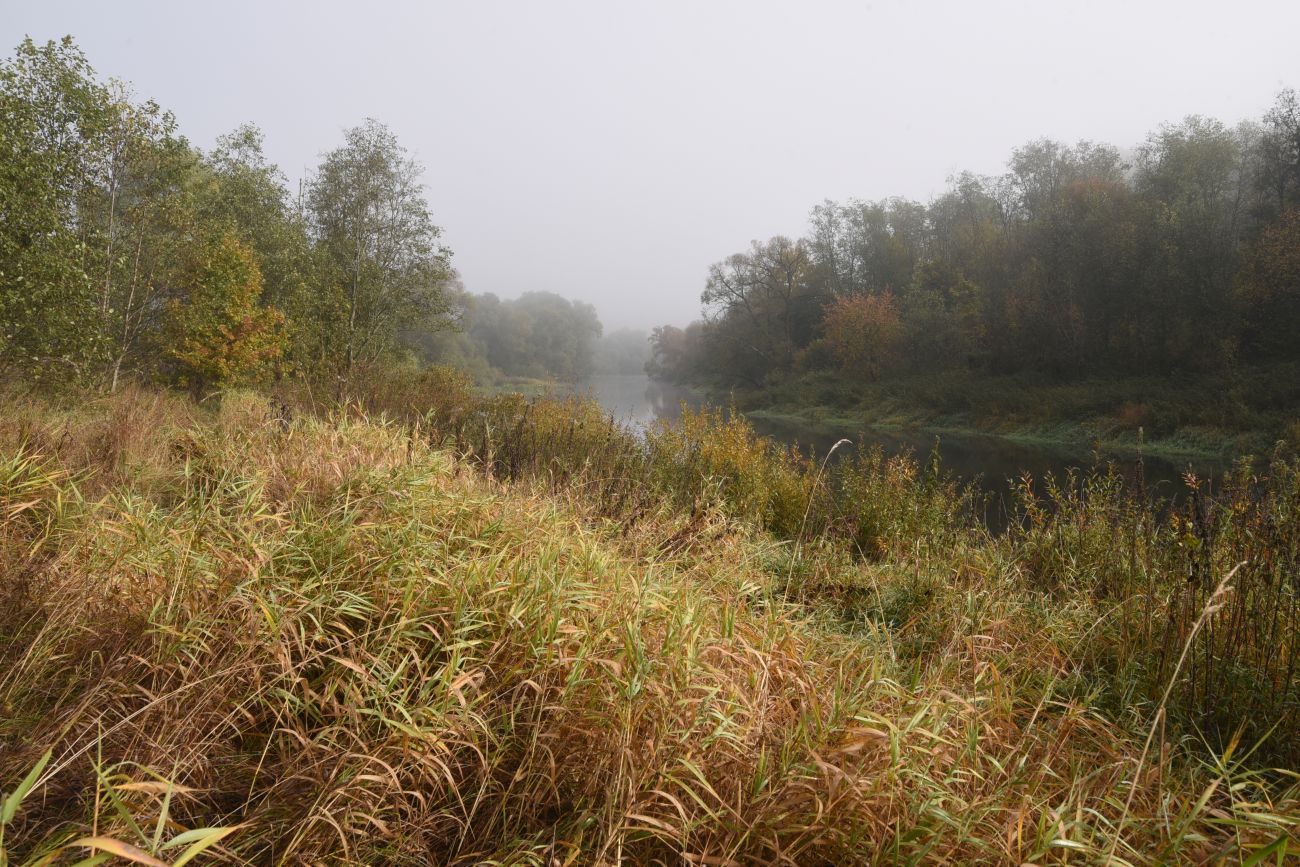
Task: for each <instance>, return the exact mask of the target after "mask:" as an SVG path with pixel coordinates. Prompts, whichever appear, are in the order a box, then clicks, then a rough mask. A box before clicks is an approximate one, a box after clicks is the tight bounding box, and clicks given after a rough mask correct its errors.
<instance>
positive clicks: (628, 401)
mask: <svg viewBox="0 0 1300 867" xmlns="http://www.w3.org/2000/svg"><path fill="white" fill-rule="evenodd" d="M573 391H574V392H576V393H579V394H585V395H588V396H590V397H592V398H594V399H595V400H597V401H598V402H599V403H600V404H601V406H603V407H604V408H605V410H606V411H607V412H609V413H611V414H612V415H613V416H615V417H616V418H617V419H618V420H619V421H622V422H624V423H625V424H630V425H633V426H635V427H644V426H647V425H649V424H652V423H653V422H655V421H657V420H660V419H666V420H669V421H672V420H675V419H678V418H680V417H681V407H682V404H683V403H685V404H686V405H687V406H690V407H693V408H698V406H699V405H700V400H699V398H698V397H697V396H695V395H693V394H692V393H691V392H689V391H687V390H685V389H682V388H678V387H676V386H672V385H668V384H665V383H660V382H655V381H652V380H650V379H649V378H648V377H646V376H644V375H606V376H595V377H592V378H591V379H590V380H589V381H587V382H585V383H582V384H581V385H579V386H577V387H575V388H574V389H573ZM750 421H751V423H752V424H753V425H754V428H755V430H757V431H758V432H759V433H762V434H765V435H767V436H771V437H773V438H774V439H777V440H779V441H781V442H786V443H797V444H799V445H800V446H801V447H803V448H804V449H808V448H811V449H813V450H814V453H815V454H816V455H818V456H820V455H824V454H826V451H827V450H828V449H829V448H830V447H831V446H832V445H834V443H835V442H836V441H837V440H839V439H841V438H843V437H847V438H848V439H850V440H852V441H853V442H854V443H855V444H857V443H862V444H863V445H865V446H866V447H868V448H871V447H874V446H879V447H880V448H881V449H883V450H884V451H885V453H886V454H889V455H894V454H899V453H902V452H911V453H912V454H914V455H915V456H917V457H918V458H921V459H924V458H925V457H927V456H928V455H929V454H930V453H931V452H932V450H934V449H935V448H936V443H937V448H938V451H939V459H940V462H941V464H942V466H943V467H944V469H945V470H946V471H947V472H949V473H952V474H954V475H955V476H957V477H958V478H960V479H961V480H962V481H965V482H972V483H974V484H975V485H976V486H977V487H978V488H979V489H980V490H982V491H983V492H984V493H986V494H987V495H988V502H987V505H986V512H987V514H986V516H985V517H986V520H988V521H989V523H990V524H1000V523H1002V522H1003V521H1004V520H1005V517H1006V514H1007V511H1008V509H1009V508H1010V503H1011V501H1012V499H1013V498H1012V496H1011V487H1012V484H1013V482H1014V480H1015V479H1018V478H1020V477H1021V476H1023V475H1024V474H1026V473H1028V474H1030V475H1032V476H1033V477H1034V478H1036V479H1042V478H1045V477H1046V476H1048V475H1049V474H1050V475H1054V476H1055V477H1057V478H1058V479H1059V478H1064V476H1065V474H1066V472H1067V471H1068V470H1070V469H1077V468H1084V469H1087V468H1090V467H1094V466H1097V465H1098V463H1099V462H1100V463H1101V464H1106V463H1111V464H1113V465H1114V466H1115V468H1116V470H1117V471H1118V472H1120V474H1121V475H1123V476H1124V477H1125V478H1127V479H1128V480H1129V481H1130V483H1131V484H1133V485H1135V486H1140V487H1141V488H1142V489H1143V490H1145V491H1146V492H1147V493H1148V494H1150V495H1152V496H1155V497H1159V498H1162V499H1168V500H1177V499H1180V498H1181V497H1182V496H1183V495H1184V494H1185V493H1186V490H1187V489H1186V485H1185V483H1184V481H1183V474H1184V473H1186V472H1187V471H1188V470H1190V469H1195V470H1196V471H1197V473H1198V475H1200V476H1202V477H1209V478H1213V477H1215V476H1217V475H1219V474H1221V473H1222V472H1223V471H1224V470H1226V469H1227V467H1226V466H1225V465H1223V464H1214V463H1204V462H1202V463H1199V464H1198V465H1197V466H1196V467H1194V468H1193V467H1192V466H1191V465H1189V464H1187V463H1183V462H1178V461H1170V460H1165V459H1161V458H1155V457H1150V456H1148V457H1145V458H1143V459H1142V460H1141V461H1139V460H1137V459H1136V458H1135V457H1133V456H1124V455H1108V454H1104V453H1103V454H1096V453H1094V452H1092V451H1091V450H1090V449H1089V448H1088V447H1087V446H1086V445H1080V446H1077V447H1073V448H1071V447H1069V446H1062V445H1057V444H1037V443H1024V442H1015V441H1012V440H1007V439H1003V438H1001V437H993V436H980V435H956V434H945V435H943V436H942V437H940V438H937V439H936V437H935V436H934V435H933V434H926V433H920V432H906V431H883V430H879V429H874V428H868V429H866V430H863V429H861V428H858V429H853V428H852V427H848V426H836V425H832V424H826V423H820V424H817V423H812V422H806V421H791V420H783V419H770V418H762V417H752V418H751V419H750Z"/></svg>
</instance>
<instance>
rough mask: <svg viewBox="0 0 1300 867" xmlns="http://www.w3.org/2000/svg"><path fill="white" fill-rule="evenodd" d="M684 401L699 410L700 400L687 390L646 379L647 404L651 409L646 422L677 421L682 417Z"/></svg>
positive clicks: (646, 416)
mask: <svg viewBox="0 0 1300 867" xmlns="http://www.w3.org/2000/svg"><path fill="white" fill-rule="evenodd" d="M683 401H685V402H686V404H687V405H689V406H691V407H696V408H698V407H699V405H700V400H699V399H698V398H696V397H695V396H694V395H692V394H691V393H690V392H688V391H686V390H685V389H683V388H680V387H679V386H676V385H670V384H668V383H664V382H656V381H655V380H653V379H650V378H648V377H647V378H646V386H645V402H646V406H647V408H648V409H649V412H648V413H646V415H645V421H646V422H651V421H657V420H660V419H663V420H665V421H676V420H677V419H679V418H681V417H682V402H683Z"/></svg>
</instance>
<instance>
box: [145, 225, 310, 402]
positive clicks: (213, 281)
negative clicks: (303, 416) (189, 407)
mask: <svg viewBox="0 0 1300 867" xmlns="http://www.w3.org/2000/svg"><path fill="white" fill-rule="evenodd" d="M261 294H262V273H261V271H260V269H259V268H258V266H257V261H256V259H254V257H253V254H252V252H251V251H250V250H249V249H248V248H247V247H245V246H244V245H243V244H241V243H240V242H239V241H238V240H237V239H236V238H234V237H233V236H231V235H229V234H225V235H221V236H220V237H218V238H216V239H214V240H212V241H209V242H208V243H207V244H205V245H203V246H202V247H201V248H199V249H198V250H197V251H195V252H194V253H193V254H192V257H191V260H190V262H189V268H188V274H187V279H186V282H185V287H184V295H183V297H181V298H176V299H173V300H172V301H170V302H169V303H168V305H167V329H166V332H167V342H166V353H167V355H168V356H169V357H170V358H171V359H173V360H174V361H175V362H176V364H177V366H178V379H179V380H180V382H181V383H182V384H184V385H188V386H189V387H190V388H191V390H192V391H193V393H194V394H196V395H197V394H199V393H201V392H202V391H203V390H205V389H207V388H209V387H212V386H217V387H223V386H230V385H241V384H246V383H250V382H256V381H257V380H259V379H261V378H262V377H263V376H264V375H265V374H266V373H267V371H268V369H269V367H270V364H271V363H272V362H273V361H275V360H276V359H277V358H279V357H280V355H281V353H282V352H283V349H284V332H283V322H284V317H283V316H282V315H281V314H280V312H279V311H278V310H275V309H274V308H268V307H262V306H260V304H259V303H258V302H259V299H260V297H261Z"/></svg>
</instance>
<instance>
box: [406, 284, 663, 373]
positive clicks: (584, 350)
mask: <svg viewBox="0 0 1300 867" xmlns="http://www.w3.org/2000/svg"><path fill="white" fill-rule="evenodd" d="M448 299H449V304H450V307H451V310H452V312H453V314H454V317H455V320H456V324H457V327H456V328H455V329H450V330H449V329H444V330H442V331H437V332H431V331H428V330H420V329H415V330H413V331H412V334H411V339H412V342H413V343H414V344H415V345H416V346H418V347H419V349H420V353H421V356H422V358H423V360H425V361H428V362H433V363H440V364H451V365H454V366H456V367H459V368H461V369H463V370H465V371H466V372H468V373H470V374H471V375H473V376H474V378H475V379H478V380H480V381H484V380H491V379H494V378H496V377H498V376H500V375H503V374H504V375H506V376H514V377H532V378H536V379H558V380H566V381H577V380H581V379H583V378H584V377H586V376H588V375H590V374H591V373H592V372H593V370H594V368H595V366H596V361H597V358H596V354H597V350H598V348H599V346H600V345H601V341H600V338H601V334H602V327H601V323H600V318H599V317H598V316H597V315H596V308H595V307H593V306H592V305H590V304H588V303H586V302H583V301H571V300H569V299H567V298H564V297H562V296H560V295H556V294H555V293H553V292H525V293H524V294H523V295H521V296H520V297H519V298H515V299H502V298H498V297H497V296H496V295H493V294H491V293H487V294H483V295H471V294H469V293H468V292H465V291H464V290H463V288H461V287H460V286H459V285H456V286H454V287H452V289H451V290H450V291H449V293H448ZM644 341H645V337H644V335H643V336H642V342H643V343H644Z"/></svg>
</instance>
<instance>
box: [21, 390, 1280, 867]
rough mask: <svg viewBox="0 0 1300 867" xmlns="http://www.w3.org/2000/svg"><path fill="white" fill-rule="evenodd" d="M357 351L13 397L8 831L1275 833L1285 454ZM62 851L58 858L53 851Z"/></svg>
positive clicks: (541, 840) (485, 838)
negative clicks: (853, 411) (865, 442)
mask: <svg viewBox="0 0 1300 867" xmlns="http://www.w3.org/2000/svg"><path fill="white" fill-rule="evenodd" d="M839 449H840V451H841V452H842V453H843V452H847V454H841V455H839V456H837V457H840V458H841V459H838V460H836V461H834V462H827V461H826V460H825V459H824V457H825V456H822V455H817V456H809V455H804V454H800V453H798V452H797V451H793V450H790V449H788V448H784V447H781V446H778V445H777V444H775V443H773V442H772V441H770V440H766V439H763V438H760V437H757V436H756V435H755V434H754V432H753V431H752V429H751V428H750V427H749V426H748V424H747V423H746V422H745V421H744V420H743V419H742V418H739V417H735V416H729V415H727V414H724V413H719V412H713V411H703V412H699V413H687V414H686V416H685V418H684V419H683V420H682V421H681V422H680V423H679V424H677V425H673V426H668V425H664V426H660V427H657V428H654V429H651V430H650V431H648V432H646V433H645V434H644V435H638V434H636V433H634V432H631V431H629V430H626V429H624V428H622V427H621V426H619V425H618V424H616V423H614V422H613V421H611V420H610V419H608V418H606V417H605V416H604V415H603V414H602V413H601V411H600V410H599V408H598V407H596V406H595V405H593V404H590V403H586V402H583V401H581V400H578V399H572V400H568V401H556V400H528V399H525V398H523V397H520V396H518V395H497V396H486V397H485V396H480V395H477V394H476V393H475V392H474V391H473V389H472V388H470V384H469V382H468V381H467V380H466V379H465V378H464V377H463V376H461V375H459V374H457V373H455V372H454V371H451V370H448V369H444V368H432V369H429V370H426V371H424V372H422V373H420V374H418V375H415V376H411V375H402V376H398V375H396V374H391V375H390V374H376V375H375V376H374V377H372V378H371V381H370V385H369V387H368V388H367V389H366V390H365V391H364V392H362V393H358V394H354V395H352V397H351V398H350V399H349V400H347V401H346V402H345V403H343V404H334V405H328V406H326V405H322V404H317V403H314V402H313V401H312V400H311V398H310V396H309V395H307V394H301V393H289V392H283V393H279V394H277V395H276V396H275V398H274V399H271V400H268V398H267V397H266V396H265V395H262V394H257V393H254V392H241V391H229V392H225V393H223V394H220V395H214V396H213V397H210V398H208V399H206V400H204V401H202V402H200V403H198V404H195V403H194V402H192V401H191V400H189V399H188V398H186V397H184V396H181V395H178V394H174V393H168V392H163V391H156V390H146V389H138V388H134V387H130V388H125V389H123V390H121V391H119V393H118V394H116V395H113V396H110V397H90V396H87V395H64V396H61V397H59V396H48V395H47V396H35V395H17V394H13V395H11V396H9V397H7V398H6V399H5V403H4V406H3V407H2V408H0V564H2V565H0V570H2V571H3V574H4V575H5V578H4V580H3V582H2V583H0V597H2V598H0V790H3V791H4V792H5V793H7V794H6V796H5V800H4V802H3V805H2V806H0V864H4V865H35V864H47V863H72V862H77V863H103V862H104V861H106V860H108V859H109V858H110V857H114V858H119V859H125V860H126V861H129V862H134V863H143V864H159V863H162V864H182V863H190V862H216V863H236V864H238V863H278V864H297V863H341V864H363V863H390V864H426V863H431V862H432V863H489V864H538V865H552V864H608V863H636V864H653V863H661V864H677V863H690V864H707V865H727V864H749V863H789V864H843V863H900V864H903V863H952V864H959V863H1006V864H1023V863H1037V864H1046V863H1075V864H1084V863H1111V864H1155V863H1216V862H1222V861H1227V862H1240V863H1244V864H1282V863H1286V861H1287V859H1288V857H1294V853H1295V852H1296V851H1300V830H1298V828H1297V825H1298V824H1300V781H1298V780H1297V776H1296V773H1295V770H1294V769H1295V768H1296V767H1297V764H1298V762H1300V750H1298V749H1297V746H1296V745H1297V744H1298V743H1300V737H1298V735H1300V687H1298V686H1297V679H1296V676H1295V675H1296V666H1297V663H1298V662H1300V646H1297V636H1300V622H1298V618H1300V610H1298V609H1297V600H1296V590H1297V584H1296V582H1297V577H1296V576H1297V564H1298V563H1300V520H1298V510H1300V466H1298V465H1297V463H1296V461H1295V458H1294V456H1293V455H1292V453H1291V452H1289V451H1288V450H1287V449H1286V448H1285V447H1284V446H1280V447H1279V448H1278V450H1277V451H1276V452H1275V453H1273V454H1272V455H1271V457H1270V460H1268V461H1266V462H1261V463H1257V464H1256V465H1255V466H1254V468H1251V467H1249V466H1247V465H1245V464H1243V465H1242V468H1241V470H1240V471H1239V472H1238V473H1236V474H1235V475H1234V476H1233V477H1231V478H1229V479H1226V480H1223V481H1222V482H1221V484H1219V485H1216V487H1215V489H1214V490H1215V495H1214V496H1213V497H1211V496H1208V495H1205V496H1201V495H1196V496H1193V497H1191V498H1189V500H1188V502H1186V503H1185V504H1182V505H1179V506H1178V507H1177V508H1172V509H1171V508H1162V507H1161V506H1159V504H1152V503H1149V502H1147V501H1145V500H1143V499H1141V498H1139V497H1136V496H1134V495H1133V494H1132V493H1131V492H1130V491H1129V490H1128V489H1127V488H1126V487H1125V485H1124V484H1123V483H1122V481H1121V480H1120V479H1119V478H1118V477H1116V476H1115V475H1114V474H1111V473H1108V472H1107V471H1106V469H1105V468H1104V467H1101V468H1098V469H1097V470H1095V471H1094V472H1092V473H1089V474H1086V475H1084V476H1079V477H1075V478H1072V479H1069V480H1066V481H1065V482H1063V483H1061V484H1059V485H1055V484H1050V483H1044V482H1041V481H1038V480H1033V479H1025V480H1024V481H1023V485H1022V490H1023V502H1022V505H1023V514H1024V519H1023V521H1021V522H1019V523H1017V524H1014V525H1013V526H1012V527H1011V528H1010V529H1008V530H1007V531H1006V532H1004V533H1000V534H992V533H990V532H989V531H988V530H987V529H986V528H985V526H984V524H983V523H982V522H981V521H980V520H979V519H978V517H977V512H978V504H977V502H976V499H977V496H976V495H975V494H974V493H973V492H972V491H970V490H968V489H965V488H963V487H962V486H960V485H959V484H958V483H957V482H955V481H954V480H952V479H951V478H949V477H947V476H946V475H945V473H944V470H943V468H942V467H941V466H938V465H937V464H936V463H935V462H933V461H929V460H926V458H925V456H920V457H919V459H917V458H909V457H894V458H887V457H885V456H884V455H883V454H881V453H879V452H871V451H861V450H856V449H855V447H854V446H852V445H851V444H845V445H842V446H840V447H839ZM78 859H83V860H80V861H79V860H78Z"/></svg>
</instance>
